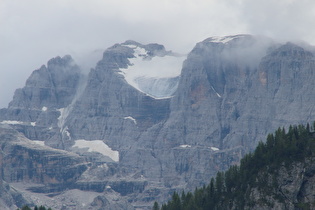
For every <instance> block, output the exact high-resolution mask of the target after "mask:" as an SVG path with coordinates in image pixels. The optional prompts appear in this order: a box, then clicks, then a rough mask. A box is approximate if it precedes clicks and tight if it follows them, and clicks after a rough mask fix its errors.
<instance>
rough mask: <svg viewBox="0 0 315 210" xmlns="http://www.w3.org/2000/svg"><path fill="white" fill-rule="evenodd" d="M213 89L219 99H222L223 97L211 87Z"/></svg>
mask: <svg viewBox="0 0 315 210" xmlns="http://www.w3.org/2000/svg"><path fill="white" fill-rule="evenodd" d="M211 89H212V90H213V91H214V92H215V93H216V94H217V96H218V97H219V98H221V95H220V94H219V93H218V92H217V91H216V90H215V89H214V87H213V86H212V85H211Z"/></svg>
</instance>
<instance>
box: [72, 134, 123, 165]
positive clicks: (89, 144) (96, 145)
mask: <svg viewBox="0 0 315 210" xmlns="http://www.w3.org/2000/svg"><path fill="white" fill-rule="evenodd" d="M72 147H78V148H88V152H98V153H101V154H102V155H104V156H108V157H109V158H111V159H112V160H113V161H115V162H118V161H119V152H118V151H114V150H112V149H111V148H110V147H109V146H108V145H107V144H105V143H104V142H103V141H102V140H91V141H87V140H83V139H80V140H75V144H74V145H73V146H72Z"/></svg>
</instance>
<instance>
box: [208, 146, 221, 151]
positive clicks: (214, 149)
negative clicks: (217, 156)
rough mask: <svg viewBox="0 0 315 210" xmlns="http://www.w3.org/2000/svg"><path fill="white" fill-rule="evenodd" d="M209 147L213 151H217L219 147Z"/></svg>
mask: <svg viewBox="0 0 315 210" xmlns="http://www.w3.org/2000/svg"><path fill="white" fill-rule="evenodd" d="M210 149H212V150H213V151H219V150H220V149H219V148H217V147H210Z"/></svg>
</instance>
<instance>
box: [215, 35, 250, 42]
mask: <svg viewBox="0 0 315 210" xmlns="http://www.w3.org/2000/svg"><path fill="white" fill-rule="evenodd" d="M242 36H244V35H236V36H214V37H211V39H210V41H209V42H214V43H223V44H226V43H228V42H229V41H231V40H233V39H235V38H239V37H242Z"/></svg>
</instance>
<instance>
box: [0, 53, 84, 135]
mask: <svg viewBox="0 0 315 210" xmlns="http://www.w3.org/2000/svg"><path fill="white" fill-rule="evenodd" d="M82 79H83V76H82V75H81V74H80V69H79V67H78V66H77V65H75V64H74V61H73V60H72V58H71V57H70V56H64V57H63V58H61V57H56V58H53V59H51V60H49V61H48V63H47V66H45V65H43V66H42V67H41V68H40V69H38V70H35V71H34V72H33V73H32V74H31V76H30V77H29V78H28V80H27V81H26V84H25V86H24V87H23V88H21V89H17V90H16V91H15V94H14V97H13V100H12V101H11V102H10V104H9V106H8V108H7V109H2V110H0V121H2V123H3V124H10V125H11V126H14V127H15V128H16V129H17V130H18V131H20V132H22V133H24V134H25V135H26V136H27V137H28V138H30V139H34V140H47V139H50V138H52V137H53V136H54V135H56V134H57V133H59V130H60V128H59V126H58V117H59V116H60V110H59V109H60V108H63V107H65V106H68V105H69V104H70V103H71V102H72V101H73V99H74V97H75V95H76V92H77V90H78V88H79V84H80V81H81V80H82ZM57 139H58V138H57Z"/></svg>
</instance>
